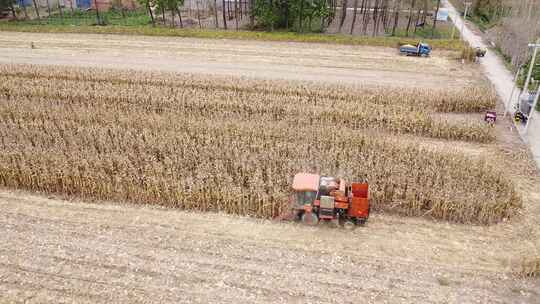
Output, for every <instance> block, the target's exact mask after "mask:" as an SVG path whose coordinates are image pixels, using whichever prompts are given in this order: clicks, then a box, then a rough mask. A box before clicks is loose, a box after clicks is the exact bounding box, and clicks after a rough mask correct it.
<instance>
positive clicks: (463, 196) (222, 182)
mask: <svg viewBox="0 0 540 304" xmlns="http://www.w3.org/2000/svg"><path fill="white" fill-rule="evenodd" d="M0 72H1V73H0V75H1V76H0V98H1V99H2V101H3V102H2V103H1V104H0V124H2V125H1V128H0V138H1V140H2V141H1V142H0V152H2V153H1V154H0V185H2V186H7V187H11V188H24V189H30V190H37V191H43V192H52V193H62V194H68V195H76V196H80V197H85V198H93V199H102V200H118V201H129V202H133V203H139V204H155V205H163V206H168V207H176V208H181V209H189V210H200V211H224V212H227V213H233V214H240V215H250V216H257V217H267V218H269V217H273V216H276V215H278V214H280V213H281V212H282V210H283V208H284V207H285V204H286V202H287V195H288V189H289V182H290V178H291V176H292V175H293V174H294V173H296V172H298V171H315V172H321V173H322V174H329V175H338V176H342V177H344V178H347V179H349V180H362V179H364V180H367V181H369V182H370V184H371V185H372V188H371V196H372V198H373V199H372V203H373V205H374V207H375V210H379V211H385V212H393V213H399V214H407V215H414V216H426V217H430V218H437V219H444V220H449V221H454V222H466V223H481V224H489V223H494V222H498V221H500V220H502V219H505V218H508V217H510V216H512V215H513V214H514V213H515V212H516V210H517V209H519V208H520V206H521V199H520V197H519V195H518V194H517V193H516V191H515V190H514V185H513V183H512V182H511V181H510V180H508V179H507V178H506V177H505V176H504V175H503V174H501V172H500V171H499V170H498V169H497V168H494V167H492V166H491V165H490V164H489V163H488V162H487V161H485V160H483V159H470V158H468V157H466V156H465V155H463V154H461V153H460V152H458V151H453V150H452V149H448V151H447V152H441V151H439V152H436V151H431V150H429V149H424V148H420V147H418V146H417V145H414V144H411V143H408V142H405V141H402V140H400V139H398V138H396V137H391V138H388V139H385V134H400V133H409V134H414V135H420V136H427V137H432V138H440V139H452V140H463V141H470V142H479V143H486V142H490V141H493V140H494V132H493V129H491V128H490V127H487V126H486V125H484V124H481V123H478V122H472V121H469V122H468V123H460V124H453V123H452V122H448V121H445V120H441V119H440V118H438V119H436V118H434V117H435V116H436V115H435V114H439V113H440V112H470V111H481V110H484V109H486V108H491V107H492V106H493V104H494V103H495V97H494V95H493V93H492V92H491V91H490V90H489V89H465V90H462V91H448V92H437V91H435V92H434V91H433V90H421V89H392V90H388V89H384V88H361V87H358V88H349V89H345V88H344V87H332V86H321V85H309V86H308V85H304V84H295V85H291V84H290V83H288V84H285V83H281V82H276V81H256V80H247V79H239V78H220V77H207V76H205V77H200V76H193V75H178V74H158V73H155V74H148V73H136V72H121V71H110V70H99V69H68V68H52V67H35V66H18V65H3V66H1V67H0ZM478 100H481V101H482V102H480V103H479V102H478ZM437 117H440V115H439V116H437Z"/></svg>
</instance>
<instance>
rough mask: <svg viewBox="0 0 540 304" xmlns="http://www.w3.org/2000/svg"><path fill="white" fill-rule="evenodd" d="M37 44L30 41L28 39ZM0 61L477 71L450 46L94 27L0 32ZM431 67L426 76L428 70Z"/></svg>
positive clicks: (399, 75)
mask: <svg viewBox="0 0 540 304" xmlns="http://www.w3.org/2000/svg"><path fill="white" fill-rule="evenodd" d="M32 42H33V43H34V46H35V49H32V48H31V47H30V46H31V43H32ZM0 53H1V56H0V63H27V64H30V63H32V64H58V65H75V66H99V67H108V68H120V69H127V68H129V69H140V70H163V71H174V72H188V73H206V74H216V75H232V76H247V77H255V78H271V79H285V80H309V81H321V82H338V83H352V84H380V85H385V86H389V85H391V86H422V87H426V86H427V87H447V86H457V87H459V86H463V85H466V84H469V83H471V79H480V78H481V77H480V76H479V75H480V73H479V72H478V71H476V70H475V69H473V68H470V67H462V66H461V65H460V64H459V63H458V62H457V60H455V59H452V58H451V57H452V56H454V57H455V54H453V55H452V56H449V55H451V54H450V53H448V52H439V53H435V54H434V56H433V57H431V58H413V57H404V56H399V55H398V54H397V52H396V50H395V49H392V48H374V47H359V46H346V45H328V44H306V43H284V42H261V41H238V40H210V39H190V38H175V37H145V36H122V35H96V34H44V33H16V32H0ZM427 75H429V76H427Z"/></svg>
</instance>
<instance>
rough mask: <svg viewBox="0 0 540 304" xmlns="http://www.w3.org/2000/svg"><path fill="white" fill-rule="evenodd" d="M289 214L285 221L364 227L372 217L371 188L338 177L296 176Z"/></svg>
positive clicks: (299, 174) (303, 174)
mask: <svg viewBox="0 0 540 304" xmlns="http://www.w3.org/2000/svg"><path fill="white" fill-rule="evenodd" d="M292 190H293V192H294V195H293V196H292V197H291V202H290V204H291V205H290V213H289V214H288V215H287V216H285V217H282V219H290V220H296V221H301V222H303V223H305V224H307V225H317V224H318V223H319V222H320V221H323V222H332V223H334V224H336V225H342V226H343V227H345V228H347V229H352V228H354V227H355V226H356V225H364V224H365V222H366V221H367V219H368V217H369V212H370V205H369V194H368V190H369V186H368V184H367V183H352V184H351V185H350V186H348V185H347V183H346V182H345V180H343V179H337V178H335V177H327V176H319V175H317V174H309V173H298V174H296V175H295V176H294V179H293V184H292Z"/></svg>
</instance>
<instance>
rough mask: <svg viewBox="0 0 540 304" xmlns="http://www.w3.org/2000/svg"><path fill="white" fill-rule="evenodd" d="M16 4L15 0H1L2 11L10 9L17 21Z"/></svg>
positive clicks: (0, 9)
mask: <svg viewBox="0 0 540 304" xmlns="http://www.w3.org/2000/svg"><path fill="white" fill-rule="evenodd" d="M14 4H15V0H0V11H3V10H8V9H9V10H10V11H11V14H12V15H13V18H15V19H17V13H15V8H14V7H13V5H14Z"/></svg>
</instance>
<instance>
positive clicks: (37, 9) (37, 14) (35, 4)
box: [32, 0, 41, 20]
mask: <svg viewBox="0 0 540 304" xmlns="http://www.w3.org/2000/svg"><path fill="white" fill-rule="evenodd" d="M32 2H33V3H34V9H35V10H36V16H37V18H38V20H40V19H41V17H40V16H39V8H38V5H37V2H36V0H32Z"/></svg>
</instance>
